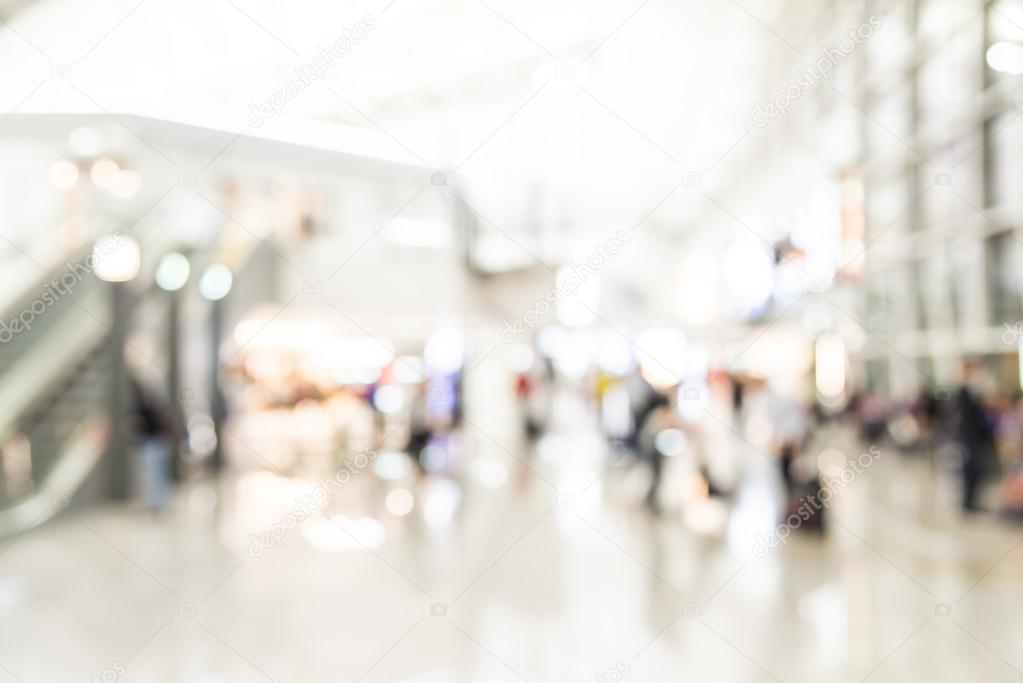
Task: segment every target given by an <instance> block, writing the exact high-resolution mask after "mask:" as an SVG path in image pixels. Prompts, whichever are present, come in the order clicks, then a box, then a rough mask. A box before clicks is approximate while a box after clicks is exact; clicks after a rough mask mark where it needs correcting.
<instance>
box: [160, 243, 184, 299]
mask: <svg viewBox="0 0 1023 683" xmlns="http://www.w3.org/2000/svg"><path fill="white" fill-rule="evenodd" d="M191 271H192V266H191V264H190V263H189V262H188V257H187V256H185V255H184V254H182V253H179V252H176V251H172V252H171V253H169V254H165V255H164V257H163V258H162V259H160V265H159V266H157V268H156V284H157V285H158V286H159V287H160V289H162V290H164V291H167V292H176V291H178V290H179V289H181V288H182V287H184V286H185V283H186V282H188V276H189V274H190V273H191Z"/></svg>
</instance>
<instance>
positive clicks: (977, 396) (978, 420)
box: [955, 359, 995, 512]
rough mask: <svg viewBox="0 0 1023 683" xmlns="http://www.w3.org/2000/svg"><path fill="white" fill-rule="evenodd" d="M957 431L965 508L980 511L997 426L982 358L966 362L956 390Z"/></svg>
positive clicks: (968, 510) (970, 510) (965, 509)
mask: <svg viewBox="0 0 1023 683" xmlns="http://www.w3.org/2000/svg"><path fill="white" fill-rule="evenodd" d="M955 407H956V425H955V428H956V433H957V437H958V441H959V448H960V451H961V453H962V466H961V471H960V474H961V477H962V487H963V498H962V504H963V511H964V512H977V511H979V510H980V509H981V508H980V505H979V504H978V503H977V492H978V489H979V487H980V482H981V478H982V476H983V473H984V467H985V465H986V464H987V462H988V461H989V460H990V459H991V457H992V456H993V454H994V436H995V432H994V427H993V425H992V424H991V420H990V419H989V417H988V414H987V408H986V406H985V403H984V374H983V368H982V366H981V364H980V362H979V361H977V360H974V359H971V360H968V361H966V362H965V363H964V364H963V381H962V384H961V386H960V387H959V389H958V391H957V392H956V400H955Z"/></svg>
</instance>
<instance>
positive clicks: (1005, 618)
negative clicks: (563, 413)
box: [0, 427, 1023, 683]
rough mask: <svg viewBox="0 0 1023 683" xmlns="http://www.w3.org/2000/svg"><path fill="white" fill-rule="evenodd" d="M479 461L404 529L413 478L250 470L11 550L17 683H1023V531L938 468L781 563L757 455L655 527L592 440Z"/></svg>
mask: <svg viewBox="0 0 1023 683" xmlns="http://www.w3.org/2000/svg"><path fill="white" fill-rule="evenodd" d="M473 429H474V428H473V427H470V428H469V429H468V431H469V432H472V431H473ZM467 436H469V435H467ZM826 440H829V441H835V442H843V443H847V442H846V441H845V440H843V439H840V438H838V437H835V436H829V437H827V438H826ZM472 441H473V442H474V443H477V444H478V445H479V447H480V452H481V453H483V454H484V455H483V457H485V458H487V460H486V461H485V462H487V463H488V464H487V465H486V466H482V467H473V468H470V470H469V471H470V472H472V473H473V474H472V475H471V476H468V477H466V479H465V480H464V481H462V482H461V486H459V485H455V484H452V483H451V482H447V481H443V480H434V481H431V482H427V483H424V484H422V485H421V486H420V488H419V489H417V490H416V494H417V495H416V500H415V507H414V508H413V509H412V511H411V513H410V514H408V515H406V516H398V515H396V514H395V512H399V513H400V512H404V511H405V510H404V508H406V507H407V504H408V501H407V500H406V498H405V496H404V494H395V495H394V496H392V497H391V498H386V497H385V494H386V492H387V490H394V489H396V488H404V487H406V486H408V487H409V488H412V486H411V484H410V483H409V481H408V477H406V478H405V479H402V478H401V477H402V473H401V472H400V471H397V472H389V473H388V476H391V477H398V479H395V480H391V481H387V482H385V481H382V480H381V479H379V478H378V477H377V476H376V475H375V474H373V473H371V472H368V471H367V472H359V473H357V474H356V475H355V476H353V478H352V480H351V482H348V483H347V484H346V485H345V486H344V487H342V488H341V489H340V490H339V491H338V493H337V495H336V496H335V499H334V501H333V502H332V503H331V504H330V505H329V506H328V507H327V508H325V510H324V513H325V514H323V515H321V514H318V513H317V514H308V513H309V510H310V508H307V507H300V506H297V505H296V502H295V501H296V498H297V496H298V495H299V494H300V493H301V492H302V491H303V490H304V491H306V492H314V491H315V488H316V486H317V483H316V481H315V480H313V479H309V478H297V477H296V478H294V479H290V480H289V479H288V478H285V477H281V476H279V475H277V474H272V473H270V472H267V471H257V470H253V471H249V472H247V473H245V474H242V475H237V476H233V477H230V478H228V479H225V481H224V482H223V483H222V484H221V485H220V486H219V487H214V486H211V485H205V484H203V485H195V486H193V487H191V488H190V489H188V490H186V491H183V492H182V495H181V496H180V497H179V498H178V499H177V500H176V501H175V506H174V508H173V510H172V512H171V513H169V514H168V515H167V516H166V517H163V518H150V517H147V516H145V515H143V514H141V513H138V512H136V511H131V510H127V509H125V508H118V507H113V506H109V507H103V508H99V509H91V510H86V511H81V512H76V513H74V514H67V515H64V516H63V517H61V518H59V519H57V520H56V521H54V522H52V523H50V524H47V525H45V526H44V527H42V528H40V529H37V530H35V531H32V532H29V533H27V534H25V535H23V536H22V537H19V538H16V539H13V540H12V541H10V542H7V541H5V543H7V545H6V547H5V548H4V549H3V550H2V551H0V666H2V668H0V680H14V681H26V682H36V681H40V682H41V681H75V680H81V681H89V680H102V681H115V680H122V679H123V680H125V681H132V680H134V681H154V682H159V681H188V682H206V683H212V682H214V681H216V682H219V681H258V680H272V681H279V682H282V683H283V682H285V681H353V682H354V681H365V682H367V683H385V682H402V683H413V682H416V683H433V682H436V683H441V682H446V681H466V682H469V681H472V682H479V683H496V682H499V681H516V680H519V681H529V682H530V683H540V682H541V681H551V682H557V683H563V682H564V681H572V680H575V681H619V680H629V681H631V680H634V681H658V682H659V681H664V680H692V681H770V680H774V681H785V682H786V683H787V682H790V681H791V682H795V681H800V680H828V681H861V680H864V679H866V680H870V681H877V682H881V681H950V682H951V681H965V680H978V681H1020V680H1023V648H1021V647H1020V636H1019V634H1020V627H1021V626H1023V617H1021V616H1020V615H1021V614H1023V581H1021V580H1020V574H1021V570H1023V543H1021V542H1020V541H1021V539H1023V528H1014V527H1011V526H1006V525H1003V524H1001V523H999V522H996V521H995V520H991V519H987V520H983V519H982V520H977V521H973V522H970V523H963V522H960V521H958V519H957V517H956V516H955V514H954V511H946V507H947V506H948V504H949V503H948V496H949V495H950V491H948V490H946V489H945V488H944V484H941V482H940V480H936V479H935V476H934V474H933V472H932V470H931V468H930V466H929V465H928V464H926V463H925V462H924V461H922V460H913V459H907V458H905V457H902V456H899V455H898V454H895V453H888V452H887V451H885V452H884V453H883V454H882V457H881V458H880V459H879V460H878V461H877V462H876V464H873V466H871V467H870V468H869V470H867V471H864V472H863V473H862V474H859V475H858V476H857V477H856V478H855V479H854V480H853V481H851V482H850V483H849V484H848V486H845V487H843V488H842V490H841V491H839V492H838V493H837V494H836V496H835V497H834V499H833V500H832V502H831V507H830V510H829V512H830V513H831V522H832V524H831V526H830V531H829V533H828V534H827V535H826V536H825V537H824V538H823V539H819V538H817V537H816V536H815V535H813V534H810V533H806V532H805V531H803V532H801V533H795V534H793V535H792V537H791V538H790V540H789V541H788V542H787V543H786V544H784V545H782V546H780V547H777V548H774V549H770V550H769V551H768V552H767V553H766V555H765V556H763V557H761V556H759V555H763V554H764V553H755V552H754V547H755V546H754V544H755V541H754V534H756V533H758V532H759V533H761V534H765V533H769V532H770V529H771V528H772V523H773V520H774V519H775V515H776V510H777V502H776V500H775V498H774V490H775V484H774V482H773V476H774V467H773V465H771V464H770V463H768V462H766V461H765V460H764V459H763V458H761V456H759V455H757V454H756V453H754V452H752V451H751V450H750V449H746V451H745V456H744V458H745V462H744V466H745V473H746V474H745V478H744V481H745V484H744V486H743V487H742V489H741V491H740V492H739V493H737V494H736V496H735V497H734V498H733V499H732V500H730V501H728V502H727V503H722V504H713V503H702V504H697V505H695V506H694V505H692V504H690V505H688V506H687V507H686V513H685V515H683V514H681V513H680V512H679V511H677V510H674V509H670V510H668V511H667V512H666V513H665V515H664V516H663V517H661V518H659V519H657V518H652V517H650V516H649V515H647V514H646V513H645V512H644V511H643V509H642V508H641V507H640V506H639V505H638V503H637V500H638V498H639V496H640V495H641V489H642V477H643V474H644V473H643V471H642V469H641V468H630V467H628V466H616V467H612V468H610V469H609V470H608V471H607V472H606V473H604V474H603V475H602V476H601V472H602V471H603V470H604V469H605V467H606V466H607V462H608V461H607V458H606V456H605V455H604V454H603V452H602V449H601V447H600V444H599V441H598V440H597V439H596V438H595V437H594V436H593V435H592V434H590V433H588V432H587V431H585V430H577V431H573V430H568V431H564V432H561V433H559V434H557V435H555V436H553V437H551V438H550V439H549V440H548V441H546V442H545V443H544V444H543V445H542V447H541V448H540V449H539V452H538V454H537V455H536V456H535V458H534V459H533V460H532V461H530V467H532V468H533V469H534V470H535V474H531V473H530V472H528V471H526V470H524V469H523V467H522V465H520V464H519V462H517V461H516V459H513V458H522V457H524V456H523V452H522V451H519V450H518V448H517V447H514V448H507V450H506V447H505V446H504V445H501V444H500V442H499V441H496V440H495V441H491V440H490V439H489V438H482V437H481V438H477V439H473V440H472ZM488 444H489V445H488ZM734 445H735V446H736V447H737V448H738V446H739V445H741V444H739V443H736V444H734ZM513 451H517V452H515V453H514V454H513ZM847 451H849V452H848V453H847V455H849V456H851V457H855V454H856V453H858V452H859V451H858V450H855V449H854V448H852V447H847ZM392 464H393V463H392ZM683 470H684V467H682V465H681V463H680V462H675V463H673V467H672V470H671V471H670V472H669V477H668V480H667V482H666V486H667V487H668V489H671V490H676V489H679V490H681V489H684V488H685V486H686V484H685V481H684V473H683ZM938 484H941V485H938ZM320 485H322V483H321V484H320ZM683 497H684V496H683ZM669 498H670V496H669ZM384 500H389V501H390V509H391V511H389V510H388V507H387V506H385V504H384V503H383V502H382V501H384ZM301 516H307V519H305V520H302V521H300V520H299V519H298V517H301ZM293 522H294V523H293ZM694 529H698V531H697V530H694ZM264 531H266V532H269V533H272V534H273V535H274V536H275V538H273V539H270V538H264V539H262V540H260V536H259V534H260V533H262V532H264ZM251 534H255V536H252V535H251ZM0 547H3V546H0ZM5 676H6V678H5Z"/></svg>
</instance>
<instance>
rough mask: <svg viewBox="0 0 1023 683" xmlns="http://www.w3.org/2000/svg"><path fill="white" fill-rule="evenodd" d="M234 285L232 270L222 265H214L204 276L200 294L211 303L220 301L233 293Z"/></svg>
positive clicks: (200, 284)
mask: <svg viewBox="0 0 1023 683" xmlns="http://www.w3.org/2000/svg"><path fill="white" fill-rule="evenodd" d="M232 284H234V276H233V275H231V269H230V268H228V267H227V266H225V265H224V264H222V263H214V264H213V265H211V266H210V267H209V268H207V269H206V272H205V273H203V274H202V278H200V280H199V293H200V294H202V296H203V298H205V299H208V300H210V301H220V300H221V299H223V298H224V297H225V296H227V294H228V292H230V291H231V285H232Z"/></svg>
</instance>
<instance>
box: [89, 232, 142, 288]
mask: <svg viewBox="0 0 1023 683" xmlns="http://www.w3.org/2000/svg"><path fill="white" fill-rule="evenodd" d="M92 262H93V263H94V264H95V265H94V266H93V271H94V272H95V273H96V277H98V278H99V279H101V280H104V281H106V282H130V281H131V280H134V279H135V277H136V276H137V275H138V274H139V267H140V266H141V264H142V250H141V249H140V248H139V243H138V242H136V241H135V240H133V239H132V238H131V237H126V236H125V235H107V236H106V237H101V238H100V239H98V240H96V242H95V243H94V244H93V246H92Z"/></svg>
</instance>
